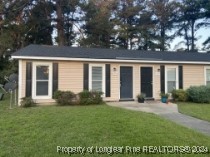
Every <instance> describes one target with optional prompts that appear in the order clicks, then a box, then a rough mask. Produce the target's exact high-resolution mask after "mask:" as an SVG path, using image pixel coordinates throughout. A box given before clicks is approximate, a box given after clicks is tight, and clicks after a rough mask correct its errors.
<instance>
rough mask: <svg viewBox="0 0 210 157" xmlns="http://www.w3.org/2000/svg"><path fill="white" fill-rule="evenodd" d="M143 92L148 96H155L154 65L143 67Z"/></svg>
mask: <svg viewBox="0 0 210 157" xmlns="http://www.w3.org/2000/svg"><path fill="white" fill-rule="evenodd" d="M140 74H141V76H140V78H141V93H144V94H145V95H146V97H147V98H152V97H153V82H152V80H153V78H152V77H153V76H152V67H141V73H140Z"/></svg>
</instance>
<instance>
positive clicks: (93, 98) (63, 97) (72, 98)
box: [53, 90, 103, 105]
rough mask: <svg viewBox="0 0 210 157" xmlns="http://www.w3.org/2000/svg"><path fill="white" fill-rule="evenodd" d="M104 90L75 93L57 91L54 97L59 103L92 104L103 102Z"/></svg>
mask: <svg viewBox="0 0 210 157" xmlns="http://www.w3.org/2000/svg"><path fill="white" fill-rule="evenodd" d="M102 94H103V93H102V92H97V91H87V90H85V91H82V92H80V93H79V94H75V93H73V92H71V91H60V90H58V91H56V92H55V93H54V95H53V98H54V99H56V102H57V103H58V105H90V104H101V103H102V102H103V100H102V97H101V96H102Z"/></svg>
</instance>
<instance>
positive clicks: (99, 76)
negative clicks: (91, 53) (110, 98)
mask: <svg viewBox="0 0 210 157" xmlns="http://www.w3.org/2000/svg"><path fill="white" fill-rule="evenodd" d="M89 71H90V79H89V81H90V82H89V85H90V86H89V87H90V90H93V91H100V92H103V93H104V92H105V82H104V81H105V70H104V66H103V65H94V64H93V65H90V69H89Z"/></svg>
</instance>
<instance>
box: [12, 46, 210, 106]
mask: <svg viewBox="0 0 210 157" xmlns="http://www.w3.org/2000/svg"><path fill="white" fill-rule="evenodd" d="M12 58H13V59H18V61H19V101H20V99H21V98H22V97H29V96H31V97H32V98H33V99H34V100H35V101H36V102H38V103H39V102H40V103H42V102H52V101H54V100H53V99H52V95H53V92H54V91H56V90H62V91H65V90H70V91H73V92H74V93H79V92H81V91H82V90H97V91H102V92H103V93H104V94H103V99H104V100H105V101H119V100H134V99H135V98H136V95H137V94H139V93H145V94H146V97H147V98H148V99H159V98H160V96H159V95H160V93H161V92H164V93H170V92H171V91H172V90H173V89H187V88H188V87H190V86H192V85H207V84H210V54H209V53H189V52H159V51H157V52H156V51H131V50H118V49H117V50H116V49H101V48H80V47H67V46H46V45H29V46H27V47H25V48H23V49H21V50H19V51H17V52H15V53H13V54H12Z"/></svg>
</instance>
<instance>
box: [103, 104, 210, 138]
mask: <svg viewBox="0 0 210 157" xmlns="http://www.w3.org/2000/svg"><path fill="white" fill-rule="evenodd" d="M107 104H108V105H110V106H115V107H121V108H126V109H129V110H134V111H143V112H148V113H154V114H157V115H160V116H161V117H163V118H166V119H169V120H171V121H173V122H175V123H177V124H180V125H183V126H185V127H188V128H191V129H194V130H197V131H198V132H201V133H203V134H205V135H208V136H210V122H207V121H204V120H200V119H197V118H194V117H191V116H187V115H184V114H181V113H179V112H178V107H177V105H176V104H173V103H169V104H164V103H161V102H158V101H146V102H145V103H137V102H135V101H131V102H108V103H107Z"/></svg>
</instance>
